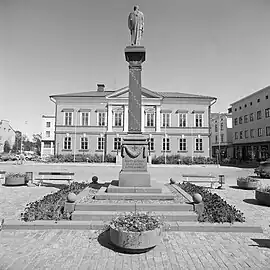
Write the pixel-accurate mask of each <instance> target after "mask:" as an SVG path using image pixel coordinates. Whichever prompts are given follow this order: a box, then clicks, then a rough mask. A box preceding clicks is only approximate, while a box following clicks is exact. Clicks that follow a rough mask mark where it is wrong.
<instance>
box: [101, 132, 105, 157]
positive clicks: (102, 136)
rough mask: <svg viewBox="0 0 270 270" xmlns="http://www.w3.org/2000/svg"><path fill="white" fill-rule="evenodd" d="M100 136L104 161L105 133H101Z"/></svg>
mask: <svg viewBox="0 0 270 270" xmlns="http://www.w3.org/2000/svg"><path fill="white" fill-rule="evenodd" d="M100 137H101V138H102V139H101V146H102V162H104V159H105V142H104V139H103V138H104V134H103V133H100Z"/></svg>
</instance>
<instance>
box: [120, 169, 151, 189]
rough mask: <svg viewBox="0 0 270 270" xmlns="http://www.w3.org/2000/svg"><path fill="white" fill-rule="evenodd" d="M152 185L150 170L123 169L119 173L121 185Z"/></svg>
mask: <svg viewBox="0 0 270 270" xmlns="http://www.w3.org/2000/svg"><path fill="white" fill-rule="evenodd" d="M135 186H136V187H151V180H150V173H149V172H136V171H123V170H121V171H120V173H119V187H135Z"/></svg>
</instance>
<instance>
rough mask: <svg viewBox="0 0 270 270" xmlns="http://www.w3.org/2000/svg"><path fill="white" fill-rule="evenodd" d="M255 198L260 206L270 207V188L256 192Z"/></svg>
mask: <svg viewBox="0 0 270 270" xmlns="http://www.w3.org/2000/svg"><path fill="white" fill-rule="evenodd" d="M255 198H256V200H257V201H258V203H259V204H262V205H267V206H270V187H265V188H260V189H259V190H256V192H255Z"/></svg>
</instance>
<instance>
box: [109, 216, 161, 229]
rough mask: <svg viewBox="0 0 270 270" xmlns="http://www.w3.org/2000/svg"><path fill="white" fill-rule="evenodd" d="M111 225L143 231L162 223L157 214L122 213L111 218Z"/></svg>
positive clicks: (159, 225)
mask: <svg viewBox="0 0 270 270" xmlns="http://www.w3.org/2000/svg"><path fill="white" fill-rule="evenodd" d="M110 225H111V226H113V227H114V228H116V229H118V230H122V231H131V232H143V231H151V230H154V229H156V228H159V227H161V226H162V225H163V221H161V218H160V217H159V216H154V215H152V214H150V213H137V212H131V213H124V214H120V215H118V216H116V217H115V218H113V219H112V221H111V223H110Z"/></svg>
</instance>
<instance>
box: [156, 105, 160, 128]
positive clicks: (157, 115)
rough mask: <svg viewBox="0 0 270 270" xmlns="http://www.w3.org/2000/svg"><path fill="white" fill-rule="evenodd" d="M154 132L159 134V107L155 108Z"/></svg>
mask: <svg viewBox="0 0 270 270" xmlns="http://www.w3.org/2000/svg"><path fill="white" fill-rule="evenodd" d="M156 132H160V105H157V106H156Z"/></svg>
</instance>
